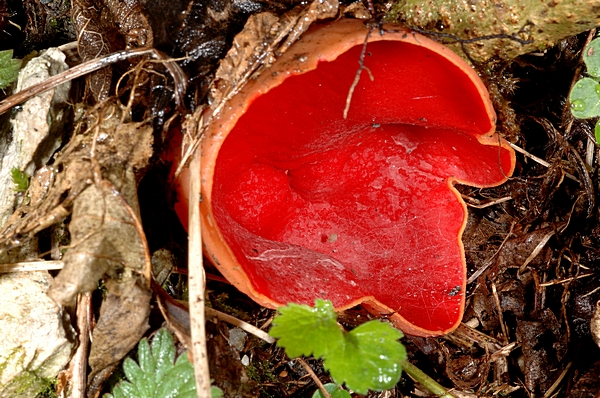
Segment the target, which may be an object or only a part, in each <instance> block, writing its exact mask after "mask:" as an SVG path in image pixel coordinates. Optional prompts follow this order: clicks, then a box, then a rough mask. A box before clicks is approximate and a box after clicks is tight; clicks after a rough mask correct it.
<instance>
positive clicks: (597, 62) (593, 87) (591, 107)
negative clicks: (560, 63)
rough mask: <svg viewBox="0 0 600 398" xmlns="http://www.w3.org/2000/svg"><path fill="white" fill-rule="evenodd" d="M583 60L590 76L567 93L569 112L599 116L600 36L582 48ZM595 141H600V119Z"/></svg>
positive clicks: (582, 116) (596, 128)
mask: <svg viewBox="0 0 600 398" xmlns="http://www.w3.org/2000/svg"><path fill="white" fill-rule="evenodd" d="M583 51H584V53H583V62H584V63H585V66H586V68H587V73H588V75H589V76H590V77H584V78H583V79H581V80H579V81H578V82H577V83H575V85H574V86H573V89H572V90H571V93H570V94H569V102H570V103H571V112H572V113H573V116H575V117H576V118H578V119H591V118H595V117H598V116H600V84H599V82H600V38H596V39H594V40H592V42H591V43H590V44H589V45H588V46H587V47H586V48H585V49H584V50H583ZM594 130H595V136H596V143H600V119H599V120H598V121H597V122H596V127H595V129H594Z"/></svg>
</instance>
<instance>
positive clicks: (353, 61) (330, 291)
mask: <svg viewBox="0 0 600 398" xmlns="http://www.w3.org/2000/svg"><path fill="white" fill-rule="evenodd" d="M366 34H367V28H365V27H364V25H363V23H362V22H360V21H357V20H340V21H337V22H334V23H331V24H329V25H326V26H322V27H318V28H314V29H313V30H311V31H310V32H309V33H307V34H305V35H304V36H303V37H302V38H301V40H300V41H299V42H297V43H295V44H294V45H293V46H292V47H291V48H290V49H289V50H288V52H286V53H285V54H284V55H283V56H282V57H281V58H280V59H278V60H277V62H276V63H275V64H274V65H273V66H272V67H271V68H270V69H267V70H266V71H264V73H262V74H261V76H259V77H258V78H257V79H255V80H252V81H250V82H249V83H248V84H247V85H246V86H245V87H244V88H243V89H242V90H241V92H240V93H239V94H238V95H236V96H235V97H234V98H233V99H232V100H231V101H230V102H229V103H228V105H227V106H226V107H225V109H224V111H223V112H222V113H221V114H220V116H219V117H218V118H217V119H216V120H215V121H214V122H213V123H212V125H211V126H210V127H209V129H208V131H207V133H206V136H205V138H204V140H203V142H202V148H201V152H202V158H201V166H200V167H201V170H187V171H186V172H185V173H184V174H183V175H182V177H181V178H180V180H179V186H180V193H181V197H182V200H181V202H180V203H179V204H178V205H177V209H176V210H178V212H179V214H180V216H181V218H182V220H184V223H185V222H186V221H187V203H186V200H185V197H186V189H187V179H188V178H189V175H187V174H186V173H189V172H200V173H201V184H202V186H201V190H202V201H201V203H200V213H201V225H202V230H203V240H204V244H205V251H206V253H207V254H208V257H209V258H210V259H212V261H213V262H214V264H215V265H216V267H217V268H218V269H219V270H220V271H221V272H222V273H223V275H224V276H225V277H226V278H227V279H228V280H229V281H230V282H231V283H232V284H233V285H235V286H236V287H237V288H238V289H239V290H241V291H242V292H244V293H246V294H247V295H248V296H250V297H251V298H252V299H254V300H255V301H256V302H258V303H260V304H261V305H263V306H266V307H270V308H276V307H278V306H281V305H285V304H287V303H289V302H295V303H305V304H309V305H312V304H313V303H314V300H315V299H316V298H324V299H328V300H331V301H332V302H333V304H334V306H335V307H336V309H338V310H343V309H347V308H350V307H352V306H355V305H358V304H362V305H364V306H366V308H368V309H369V311H371V312H372V313H374V314H378V315H385V316H387V317H389V319H390V320H391V321H393V323H394V324H395V325H396V326H397V327H398V328H400V329H401V330H403V331H404V332H405V333H409V334H414V335H420V336H432V335H441V334H445V333H448V332H450V331H452V330H453V329H454V328H456V327H457V325H458V324H459V323H460V321H461V318H462V314H463V309H464V301H465V296H464V292H465V283H466V282H465V281H466V266H465V256H464V250H463V244H462V242H461V236H462V232H463V230H464V227H465V224H466V219H467V210H466V206H465V203H464V202H463V200H462V199H461V196H460V194H459V193H458V191H457V190H456V189H455V188H454V184H455V183H461V184H467V185H470V186H475V187H492V186H496V185H499V184H501V183H503V182H505V181H506V180H507V178H508V177H509V176H510V175H511V173H512V172H513V169H514V165H515V155H514V152H513V150H512V149H511V148H510V147H509V145H508V143H507V142H506V141H504V140H503V139H502V138H500V137H498V135H497V134H496V133H495V113H494V110H493V107H492V105H491V102H490V100H489V96H488V93H487V91H486V89H485V87H484V85H483V83H482V82H481V80H480V79H479V77H478V76H477V74H476V73H475V72H474V71H473V69H471V67H470V66H469V65H467V64H466V63H465V62H464V61H463V60H462V59H461V58H460V57H458V56H457V55H456V54H454V53H453V52H452V51H451V50H449V49H448V48H446V47H444V46H443V45H441V44H439V43H437V42H435V41H432V40H430V39H428V38H426V37H423V36H420V35H417V34H415V33H412V32H407V31H401V30H396V31H395V32H386V33H384V34H383V35H380V34H379V33H378V32H374V33H373V34H372V35H371V36H370V38H369V43H368V45H367V48H366V54H365V57H364V65H365V67H366V69H365V70H363V72H362V75H361V77H360V81H359V82H358V85H357V86H356V88H355V89H354V92H353V95H352V98H351V103H350V108H349V112H348V115H347V118H346V119H344V117H343V113H344V108H345V106H346V101H347V96H348V92H349V90H350V87H351V85H352V82H353V80H354V78H355V75H356V71H357V69H358V67H359V59H360V52H361V49H362V45H363V42H364V40H365V37H366Z"/></svg>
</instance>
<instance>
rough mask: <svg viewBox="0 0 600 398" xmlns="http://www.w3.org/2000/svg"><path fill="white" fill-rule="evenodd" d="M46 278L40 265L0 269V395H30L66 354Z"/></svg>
mask: <svg viewBox="0 0 600 398" xmlns="http://www.w3.org/2000/svg"><path fill="white" fill-rule="evenodd" d="M51 283H52V277H51V276H50V275H49V274H48V272H46V271H37V272H14V273H8V274H1V275H0V302H2V303H3V304H2V306H1V307H0V330H2V338H1V339H0V398H4V397H7V398H8V397H11V398H14V397H34V396H36V393H37V392H38V391H39V390H40V389H43V388H44V387H45V386H46V385H47V383H48V380H49V379H53V378H54V377H56V375H57V374H58V372H59V371H60V370H61V369H63V368H64V366H65V365H66V364H67V363H68V361H69V359H70V357H71V353H72V350H73V347H74V345H73V343H72V342H70V341H69V340H68V339H67V335H66V333H65V330H64V328H63V322H62V318H61V309H60V308H59V307H58V305H56V304H55V303H54V302H53V301H52V300H51V299H50V298H49V297H48V296H47V295H46V291H47V290H48V288H49V287H50V284H51Z"/></svg>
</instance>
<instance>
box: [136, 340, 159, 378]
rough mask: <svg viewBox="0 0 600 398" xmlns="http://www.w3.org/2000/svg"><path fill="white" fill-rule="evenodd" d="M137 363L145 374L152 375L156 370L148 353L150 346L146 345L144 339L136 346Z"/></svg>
mask: <svg viewBox="0 0 600 398" xmlns="http://www.w3.org/2000/svg"><path fill="white" fill-rule="evenodd" d="M138 361H139V363H140V368H142V370H143V371H144V372H145V373H154V371H155V370H156V361H155V360H154V356H153V355H152V352H151V351H150V344H148V340H147V339H145V338H144V339H142V340H141V341H140V343H139V344H138Z"/></svg>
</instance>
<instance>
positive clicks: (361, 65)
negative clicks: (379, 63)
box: [344, 28, 373, 119]
mask: <svg viewBox="0 0 600 398" xmlns="http://www.w3.org/2000/svg"><path fill="white" fill-rule="evenodd" d="M371 32H373V28H369V30H368V31H367V36H366V37H365V41H364V43H363V46H362V50H361V51H360V57H359V59H358V65H359V66H358V70H357V71H356V74H355V75H354V81H353V82H352V85H351V86H350V89H349V90H348V96H347V97H346V106H345V107H344V119H347V118H348V111H350V103H351V102H352V94H354V89H355V88H356V86H357V85H358V82H359V81H360V74H361V73H362V71H363V69H365V54H366V53H367V44H369V37H370V36H371ZM372 79H373V77H372V76H371V80H372Z"/></svg>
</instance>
